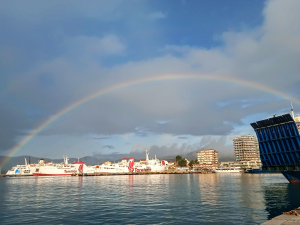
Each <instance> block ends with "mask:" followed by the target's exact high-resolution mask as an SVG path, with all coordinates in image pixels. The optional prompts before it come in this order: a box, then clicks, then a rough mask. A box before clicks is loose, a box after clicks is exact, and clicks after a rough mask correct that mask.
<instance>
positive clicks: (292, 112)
mask: <svg viewBox="0 0 300 225" xmlns="http://www.w3.org/2000/svg"><path fill="white" fill-rule="evenodd" d="M291 107H292V109H291V114H292V118H293V120H295V115H294V109H293V103H292V102H291Z"/></svg>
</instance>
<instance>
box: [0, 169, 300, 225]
mask: <svg viewBox="0 0 300 225" xmlns="http://www.w3.org/2000/svg"><path fill="white" fill-rule="evenodd" d="M299 190H300V185H299V184H289V183H288V181H287V180H286V179H285V178H284V177H283V176H282V175H281V174H243V173H238V174H233V173H232V174H230V173H228V174H155V175H114V176H96V177H23V178H12V177H3V178H0V224H72V225H74V224H260V223H262V222H265V221H267V220H268V219H271V218H273V217H275V216H277V215H280V214H281V213H282V212H285V211H289V210H292V209H294V208H296V207H298V206H300V192H299Z"/></svg>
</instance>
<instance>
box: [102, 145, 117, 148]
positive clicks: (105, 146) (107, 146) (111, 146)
mask: <svg viewBox="0 0 300 225" xmlns="http://www.w3.org/2000/svg"><path fill="white" fill-rule="evenodd" d="M102 148H103V149H104V148H108V149H114V148H115V147H114V146H113V145H104V146H103V147H102Z"/></svg>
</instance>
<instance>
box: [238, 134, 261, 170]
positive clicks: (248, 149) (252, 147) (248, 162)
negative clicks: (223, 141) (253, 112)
mask: <svg viewBox="0 0 300 225" xmlns="http://www.w3.org/2000/svg"><path fill="white" fill-rule="evenodd" d="M233 147H234V161H235V162H238V163H240V164H241V165H243V166H244V167H247V168H257V167H260V166H261V160H260V156H259V145H258V141H257V138H256V137H254V136H252V135H250V134H249V135H246V136H241V137H237V138H234V139H233Z"/></svg>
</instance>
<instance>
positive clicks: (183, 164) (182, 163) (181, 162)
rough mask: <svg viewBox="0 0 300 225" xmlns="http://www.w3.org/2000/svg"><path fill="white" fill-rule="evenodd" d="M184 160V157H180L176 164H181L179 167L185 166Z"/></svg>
mask: <svg viewBox="0 0 300 225" xmlns="http://www.w3.org/2000/svg"><path fill="white" fill-rule="evenodd" d="M186 163H187V162H186V160H185V158H181V159H180V160H179V161H178V165H179V166H181V167H184V166H186Z"/></svg>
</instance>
